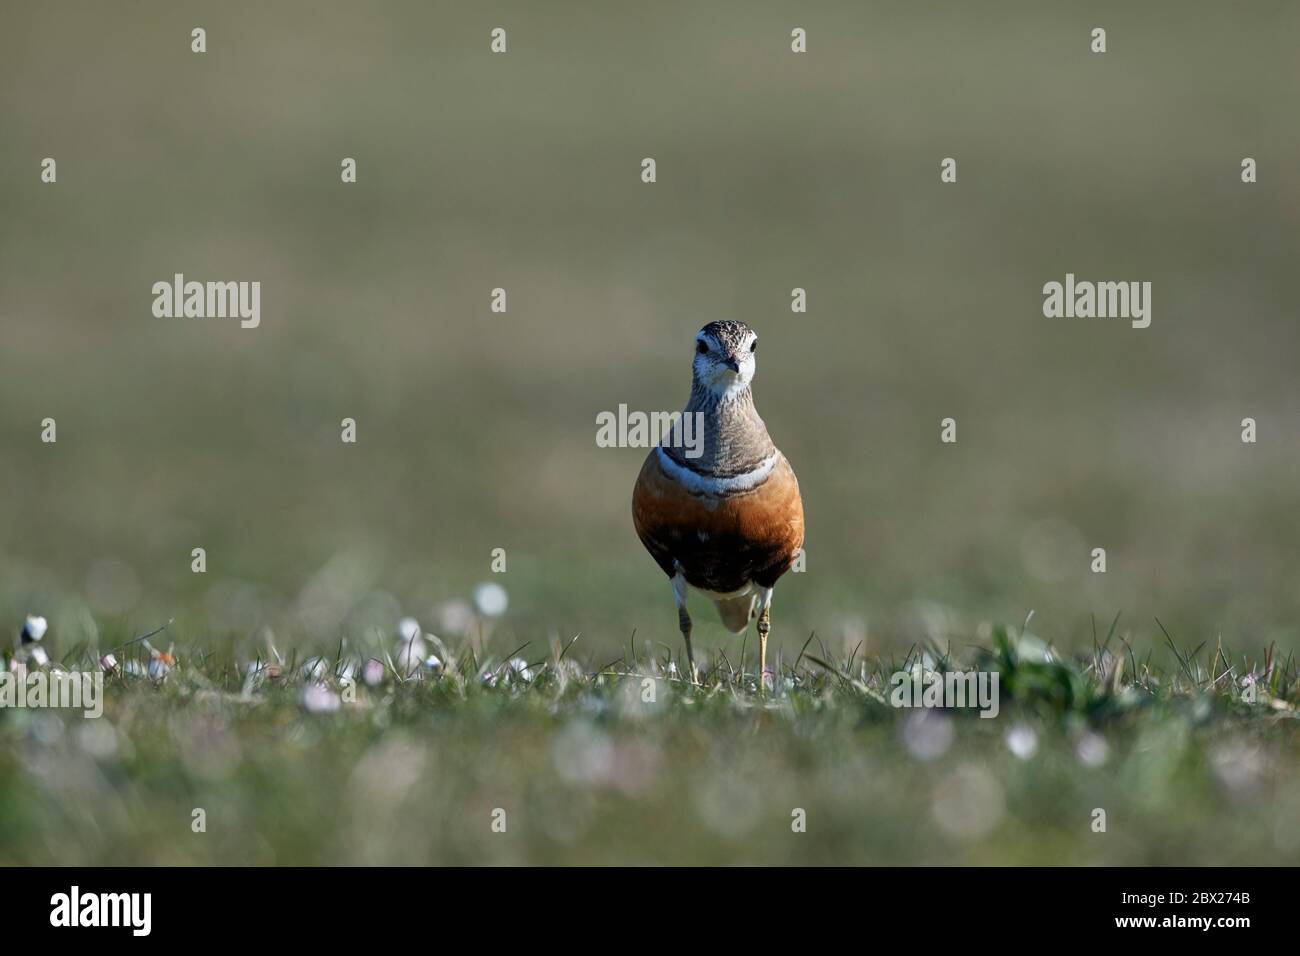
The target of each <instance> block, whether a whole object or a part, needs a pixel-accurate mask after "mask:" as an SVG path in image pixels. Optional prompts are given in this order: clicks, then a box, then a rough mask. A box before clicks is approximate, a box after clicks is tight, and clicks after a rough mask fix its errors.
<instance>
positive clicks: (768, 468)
mask: <svg viewBox="0 0 1300 956" xmlns="http://www.w3.org/2000/svg"><path fill="white" fill-rule="evenodd" d="M655 451H657V452H658V453H659V465H660V467H661V468H663V470H664V471H665V472H666V473H667V475H668V477H670V478H672V479H673V480H674V481H676V482H678V483H679V484H681V486H682V487H683V488H685V489H686V490H687V491H689V492H690V493H691V494H693V495H728V494H731V493H733V492H736V491H751V490H753V489H754V488H757V487H758V486H759V485H761V484H762V483H763V482H765V481H767V478H768V476H769V475H770V474H772V469H773V468H775V467H776V463H777V461H778V459H780V457H781V453H780V452H779V451H774V452H772V454H770V455H768V456H767V457H766V458H764V459H763V460H762V461H761V462H759V464H758V467H756V468H754V469H752V470H750V471H745V472H741V473H740V474H739V475H731V476H730V477H727V478H714V477H711V476H709V475H701V474H697V473H696V472H694V471H691V469H689V468H686V467H685V466H683V465H679V464H677V462H675V461H673V460H672V459H671V458H669V457H668V455H667V453H666V452H665V451H664V449H663V446H662V445H660V446H659V447H658V448H656V449H655Z"/></svg>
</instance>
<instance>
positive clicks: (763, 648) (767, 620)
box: [758, 606, 776, 694]
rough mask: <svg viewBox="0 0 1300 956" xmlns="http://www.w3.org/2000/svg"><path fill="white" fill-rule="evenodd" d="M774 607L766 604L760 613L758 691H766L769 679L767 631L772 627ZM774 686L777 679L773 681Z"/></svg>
mask: <svg viewBox="0 0 1300 956" xmlns="http://www.w3.org/2000/svg"><path fill="white" fill-rule="evenodd" d="M771 615H772V609H771V607H767V606H765V607H764V608H763V610H762V612H761V613H760V614H759V615H758V692H759V693H760V694H762V693H764V692H765V691H766V684H765V682H766V680H767V632H768V631H770V630H771V629H772V621H771ZM772 684H773V686H775V685H776V681H775V680H773V681H772Z"/></svg>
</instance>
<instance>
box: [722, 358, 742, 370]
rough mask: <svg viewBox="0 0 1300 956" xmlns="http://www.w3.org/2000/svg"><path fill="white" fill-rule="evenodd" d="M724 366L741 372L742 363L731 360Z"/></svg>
mask: <svg viewBox="0 0 1300 956" xmlns="http://www.w3.org/2000/svg"><path fill="white" fill-rule="evenodd" d="M722 364H723V365H725V366H727V368H729V369H731V370H732V371H733V372H739V371H740V363H739V362H737V361H736V360H735V359H734V358H729V359H727V360H726V361H725V362H723V363H722Z"/></svg>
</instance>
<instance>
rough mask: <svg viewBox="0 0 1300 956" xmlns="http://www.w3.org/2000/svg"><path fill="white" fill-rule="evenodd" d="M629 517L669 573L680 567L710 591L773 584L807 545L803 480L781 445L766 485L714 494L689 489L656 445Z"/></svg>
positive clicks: (639, 480) (635, 491)
mask: <svg viewBox="0 0 1300 956" xmlns="http://www.w3.org/2000/svg"><path fill="white" fill-rule="evenodd" d="M632 521H633V523H634V524H635V525H636V533H637V536H638V537H640V539H641V543H642V544H644V545H645V547H646V550H647V551H649V552H650V554H651V556H652V557H653V558H654V559H655V561H656V562H657V563H658V564H659V567H661V568H662V569H663V571H664V573H665V574H667V575H668V576H669V577H672V576H673V575H675V574H676V573H677V571H678V570H679V569H680V570H681V572H682V575H683V576H684V577H685V578H686V582H687V583H688V584H690V585H691V586H692V587H695V588H701V589H703V590H706V591H719V592H728V591H738V590H740V589H742V588H744V587H746V586H747V585H749V583H750V582H753V583H755V584H758V585H759V586H760V587H765V588H768V587H772V586H773V585H774V584H775V583H776V580H777V578H779V577H780V576H781V575H783V574H784V573H785V572H786V571H788V570H789V568H790V565H791V563H792V562H793V561H794V559H795V553H796V552H797V551H798V550H799V548H801V547H802V546H803V501H802V500H801V499H800V497H799V482H798V480H797V479H796V478H795V476H794V469H792V468H791V467H790V463H789V462H787V461H786V460H785V456H784V455H781V454H780V453H779V452H778V453H777V461H776V464H775V466H774V467H773V468H772V471H771V473H770V474H769V475H768V476H767V478H766V479H765V480H763V481H762V483H761V484H758V485H757V486H756V487H754V488H752V489H747V490H744V491H726V492H721V493H718V494H713V493H710V492H708V491H699V490H693V489H689V488H687V487H686V486H685V485H684V484H683V483H682V482H681V481H679V480H677V479H676V478H674V476H673V475H671V474H670V473H669V472H668V471H666V470H665V469H664V467H663V464H662V462H661V461H660V459H659V451H658V449H652V450H651V452H650V454H649V455H648V456H647V457H646V460H645V464H643V465H642V466H641V473H640V474H639V475H638V476H637V480H636V487H635V488H634V489H633V492H632Z"/></svg>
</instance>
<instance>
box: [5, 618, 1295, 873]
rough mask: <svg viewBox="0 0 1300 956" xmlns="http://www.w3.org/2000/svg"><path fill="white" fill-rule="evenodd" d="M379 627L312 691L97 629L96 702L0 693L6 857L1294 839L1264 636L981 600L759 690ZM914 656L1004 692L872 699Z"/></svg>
mask: <svg viewBox="0 0 1300 956" xmlns="http://www.w3.org/2000/svg"><path fill="white" fill-rule="evenodd" d="M1162 640H1163V636H1162ZM394 643H395V642H389V641H384V642H379V641H376V642H375V643H374V646H373V647H368V648H347V647H341V648H340V647H336V648H334V649H332V650H325V649H323V648H322V649H320V651H321V654H322V656H323V657H324V658H325V659H324V661H323V664H322V671H321V672H322V673H323V676H324V686H326V687H328V688H330V689H331V690H333V691H334V692H335V693H338V692H339V691H342V690H344V687H343V685H342V682H341V681H340V679H339V675H340V674H343V673H346V672H347V670H348V667H349V662H351V663H352V665H353V666H355V665H356V664H357V663H359V662H360V660H362V659H363V658H365V657H366V656H368V655H370V654H374V655H376V656H377V657H378V658H380V659H382V660H384V662H385V664H384V669H383V677H382V680H381V681H380V682H379V683H378V684H377V685H376V686H367V685H366V684H365V683H364V682H359V683H358V684H357V685H355V686H354V690H355V701H354V702H341V706H340V707H339V709H338V710H336V711H333V712H318V711H313V710H311V709H309V708H308V707H307V706H306V705H305V703H304V700H305V698H304V691H305V690H306V689H307V687H308V685H309V684H311V683H312V681H311V680H310V679H309V678H307V677H305V676H304V673H303V665H304V663H306V660H305V656H304V655H303V654H302V653H298V654H296V655H294V654H291V655H290V656H288V657H287V658H286V659H284V660H283V661H278V660H275V659H274V657H272V658H271V659H270V660H269V661H268V660H266V659H263V660H261V661H260V663H259V662H258V661H256V660H253V661H250V660H248V659H247V657H246V656H240V655H236V654H234V653H233V652H232V650H231V646H223V645H221V644H220V642H217V643H215V644H214V645H213V646H211V647H204V646H200V645H194V646H191V645H188V644H187V643H186V642H185V641H184V639H183V636H180V640H179V645H178V647H177V650H176V657H177V660H176V664H175V667H174V668H173V669H172V670H171V671H170V672H169V673H168V674H167V675H166V676H165V678H163V679H161V680H153V679H150V678H149V677H147V676H139V675H133V674H131V673H129V671H134V670H135V669H136V667H137V664H138V665H140V666H144V665H145V664H146V662H147V659H148V654H147V652H145V651H144V650H143V645H142V644H139V643H137V644H135V645H132V646H131V647H129V648H126V649H124V650H122V651H119V654H118V656H119V659H120V666H119V669H118V670H117V671H115V672H114V673H111V674H110V675H108V678H107V682H106V703H105V713H104V717H103V718H101V719H100V720H97V721H92V720H84V719H83V718H82V717H81V716H80V715H79V714H75V715H73V714H69V713H68V712H59V711H41V712H37V711H17V710H9V711H5V712H0V819H2V820H4V821H5V822H4V827H3V831H0V863H4V864H20V863H21V864H36V863H62V864H70V863H99V864H105V863H130V864H151V863H216V864H246V863H262V864H269V863H277V864H293V863H299V864H344V863H399V864H416V863H485V862H492V863H686V864H690V863H781V862H789V863H888V864H909V863H993V864H1011V863H1033V864H1060V863H1080V864H1107V863H1109V864H1120V863H1128V864H1175V863H1187V864H1218V863H1223V864H1226V863H1237V864H1273V863H1285V862H1290V863H1294V862H1296V861H1297V860H1298V859H1300V787H1298V786H1297V783H1298V782H1300V747H1298V744H1300V723H1297V720H1296V716H1297V711H1296V704H1297V702H1298V701H1300V672H1298V670H1297V666H1296V663H1295V662H1294V661H1292V660H1278V659H1277V658H1276V657H1274V656H1273V655H1271V654H1269V653H1264V654H1260V655H1259V656H1258V657H1257V658H1250V657H1243V656H1233V655H1232V654H1230V653H1229V652H1228V651H1227V650H1226V649H1224V648H1222V647H1220V646H1218V645H1215V646H1203V647H1201V648H1198V649H1196V650H1194V651H1191V652H1188V651H1184V650H1182V649H1180V648H1179V647H1178V646H1177V642H1176V641H1172V640H1170V641H1168V642H1167V643H1165V644H1163V645H1161V644H1158V643H1156V642H1154V641H1152V642H1149V643H1150V646H1149V647H1147V648H1146V649H1145V650H1143V649H1142V648H1141V647H1140V646H1133V642H1132V641H1131V640H1130V639H1129V638H1127V637H1125V636H1123V635H1122V634H1120V633H1118V632H1117V629H1116V628H1114V627H1112V628H1111V630H1110V634H1109V635H1106V634H1104V633H1102V634H1099V635H1098V639H1097V641H1096V643H1095V644H1094V647H1093V649H1092V651H1091V652H1089V653H1085V654H1082V655H1078V656H1069V655H1058V654H1056V653H1055V652H1054V651H1053V650H1052V649H1051V648H1050V647H1049V646H1048V645H1047V644H1045V643H1044V642H1043V641H1042V640H1041V639H1040V638H1038V637H1035V636H1034V635H1033V634H1031V633H1028V632H1025V631H1017V630H1009V629H1005V628H995V629H993V630H992V631H991V633H990V634H989V637H988V639H987V640H986V641H985V642H984V643H983V644H982V645H975V644H972V645H968V646H967V647H965V648H961V649H958V648H953V649H952V650H951V651H949V650H947V649H940V648H937V647H929V648H916V649H914V650H913V651H912V652H910V653H908V654H906V655H900V656H899V657H898V658H897V659H871V660H866V659H863V658H862V657H860V656H859V655H856V654H852V655H846V656H845V657H843V658H839V659H835V660H832V659H831V657H832V655H831V654H830V653H829V652H827V651H826V650H825V648H823V647H821V646H820V643H819V642H818V641H817V640H816V638H812V639H811V640H810V641H809V642H808V644H807V646H806V648H805V650H804V652H803V654H802V655H801V656H800V657H798V658H797V659H793V660H792V659H789V658H787V659H785V660H782V661H780V662H778V664H777V670H778V674H779V677H778V680H777V686H776V688H775V689H774V691H769V692H768V693H767V694H763V695H760V694H759V693H758V689H757V687H756V683H755V680H756V678H755V674H754V669H755V667H754V665H755V660H754V657H755V654H754V647H753V643H752V641H751V642H750V643H749V645H748V647H747V648H746V650H745V651H744V653H743V655H742V654H740V653H739V652H738V650H737V646H733V647H732V650H731V652H730V654H722V653H718V654H716V655H714V656H713V657H712V658H711V660H710V661H709V665H708V667H707V668H706V673H705V675H704V678H703V683H702V686H698V687H693V686H690V685H688V684H687V683H685V682H684V681H683V680H681V679H679V678H678V677H676V676H674V675H673V673H672V671H671V669H670V666H669V665H670V664H671V663H673V662H674V660H675V655H674V654H673V650H675V649H670V648H664V647H660V646H657V645H651V644H648V643H646V642H642V641H636V642H635V643H629V646H628V647H627V649H626V652H625V653H624V654H623V655H622V656H621V657H620V658H618V659H617V660H603V659H598V658H592V657H587V656H584V655H583V653H582V650H581V648H582V644H583V641H582V640H581V639H579V640H577V641H572V640H570V641H567V642H565V643H564V644H563V645H562V644H561V643H560V642H558V641H557V642H555V644H554V645H553V646H551V647H549V648H548V647H538V646H533V645H529V646H527V647H525V648H523V649H522V650H520V651H519V652H518V655H519V656H520V657H522V658H523V659H525V660H526V661H527V662H528V663H529V665H530V667H531V670H530V673H529V674H528V675H527V676H524V675H519V674H515V673H513V672H512V671H511V669H510V668H509V667H508V666H507V664H506V660H507V659H508V658H509V657H510V656H511V652H512V651H513V650H514V645H513V644H510V645H509V646H507V645H506V644H505V643H504V642H502V641H500V640H499V639H497V640H489V641H488V642H487V643H488V646H487V648H486V650H485V651H483V652H480V653H476V652H475V649H474V648H475V645H476V641H475V640H473V639H470V638H466V639H465V640H463V641H459V642H454V643H452V644H451V645H450V646H449V645H448V644H443V643H439V644H437V645H434V646H431V647H430V648H429V649H430V650H431V651H432V652H434V653H436V654H437V655H438V656H439V657H440V658H441V660H442V662H443V667H442V668H441V670H439V671H436V672H435V671H430V670H420V671H418V672H417V673H416V674H414V675H412V676H411V677H409V678H404V677H403V676H402V675H401V674H400V673H398V672H397V671H395V670H394V663H395V658H394V654H395V653H396V652H395V650H394ZM1139 643H1140V642H1139ZM128 661H130V662H134V663H127V662H128ZM65 663H66V664H67V665H68V666H70V667H83V666H88V664H89V660H88V658H87V655H86V652H85V651H84V650H82V649H79V648H77V649H72V650H70V651H69V652H68V654H67V655H66V657H65ZM121 665H125V668H123V667H122V666H121ZM250 665H251V668H250ZM921 665H924V666H927V667H930V668H934V669H939V670H944V669H957V668H962V667H965V668H969V667H979V668H986V669H993V670H996V671H997V672H998V673H999V675H1000V680H1001V688H1002V695H1001V710H1000V713H999V714H998V716H997V717H996V718H995V719H981V718H979V717H978V716H976V715H975V712H974V711H968V712H955V711H949V712H945V713H943V714H939V713H936V712H930V713H928V714H926V715H924V716H923V715H921V714H920V712H917V711H908V710H902V709H895V708H893V707H891V706H889V705H888V703H887V699H888V696H889V678H890V675H891V674H893V673H894V672H895V671H898V670H909V669H911V668H913V667H915V666H921ZM646 678H652V679H653V686H654V688H655V700H654V702H652V703H651V702H646V701H645V700H644V690H645V687H646V686H647V685H646V683H645V680H646ZM1252 681H1253V682H1255V683H1256V685H1257V689H1258V693H1257V695H1256V702H1254V703H1250V702H1247V701H1246V700H1244V699H1243V688H1244V687H1246V686H1247V685H1248V684H1249V683H1250V682H1252ZM349 696H351V695H349ZM1012 744H1014V745H1015V749H1017V750H1019V752H1020V754H1019V755H1017V754H1016V753H1014V752H1013V747H1012ZM1030 751H1032V753H1031V752H1030ZM195 808H203V809H204V810H205V811H206V817H207V830H206V832H205V833H195V832H192V829H191V820H192V811H193V810H194V809H195ZM497 808H501V809H503V810H504V811H505V814H506V817H505V820H506V832H505V833H493V832H492V829H491V822H492V815H493V811H494V810H495V809H497ZM795 808H802V809H803V810H804V811H805V812H806V815H807V829H806V832H803V833H795V832H792V828H791V823H792V813H793V812H794V810H795ZM1095 808H1101V809H1104V810H1105V811H1106V832H1104V833H1097V832H1094V831H1093V828H1092V823H1093V811H1094V809H1095Z"/></svg>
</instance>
